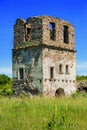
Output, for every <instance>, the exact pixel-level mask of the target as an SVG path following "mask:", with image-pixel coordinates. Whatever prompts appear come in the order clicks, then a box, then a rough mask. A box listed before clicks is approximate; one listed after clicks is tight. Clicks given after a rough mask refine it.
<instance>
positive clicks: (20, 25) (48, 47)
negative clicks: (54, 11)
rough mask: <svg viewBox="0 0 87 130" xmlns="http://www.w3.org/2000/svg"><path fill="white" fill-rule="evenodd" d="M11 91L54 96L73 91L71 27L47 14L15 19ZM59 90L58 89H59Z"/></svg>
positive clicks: (74, 71)
mask: <svg viewBox="0 0 87 130" xmlns="http://www.w3.org/2000/svg"><path fill="white" fill-rule="evenodd" d="M12 59H13V61H12V62H13V93H14V95H19V94H20V93H21V92H22V91H24V92H25V93H26V94H29V93H30V94H32V95H36V94H39V93H42V94H43V95H48V96H55V95H57V94H59V90H60V89H62V90H63V91H64V94H65V95H70V94H71V93H73V92H75V91H76V51H75V49H74V27H73V26H72V25H71V24H70V23H68V22H66V21H64V20H60V19H58V18H52V17H49V16H35V17H30V18H28V19H27V20H26V21H25V20H23V19H17V21H16V24H15V25H14V47H13V56H12ZM63 91H62V92H63Z"/></svg>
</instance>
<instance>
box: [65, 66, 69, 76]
mask: <svg viewBox="0 0 87 130" xmlns="http://www.w3.org/2000/svg"><path fill="white" fill-rule="evenodd" d="M66 74H69V65H66Z"/></svg>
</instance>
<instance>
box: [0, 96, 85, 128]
mask: <svg viewBox="0 0 87 130" xmlns="http://www.w3.org/2000/svg"><path fill="white" fill-rule="evenodd" d="M0 130H87V94H84V95H74V96H73V97H69V98H68V97H61V98H43V97H34V98H32V99H30V98H26V97H21V98H13V97H10V98H7V97H0Z"/></svg>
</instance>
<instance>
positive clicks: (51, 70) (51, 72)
mask: <svg viewBox="0 0 87 130" xmlns="http://www.w3.org/2000/svg"><path fill="white" fill-rule="evenodd" d="M53 78H54V67H50V79H53Z"/></svg>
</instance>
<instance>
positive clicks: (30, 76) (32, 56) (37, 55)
mask: <svg viewBox="0 0 87 130" xmlns="http://www.w3.org/2000/svg"><path fill="white" fill-rule="evenodd" d="M21 68H22V69H23V74H24V78H23V79H20V72H19V70H20V69H21ZM42 74H43V73H42V48H41V47H31V48H25V49H24V48H22V49H15V50H13V79H14V83H13V91H14V94H15V93H16V95H18V94H19V93H20V92H21V91H23V90H26V91H27V92H29V91H31V90H32V93H33V92H34V90H35V89H36V90H38V91H39V92H41V93H42V88H43V87H42V77H43V75H42ZM34 93H35V92H34Z"/></svg>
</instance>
